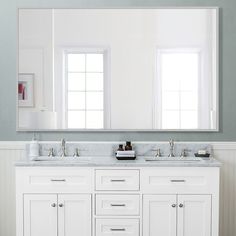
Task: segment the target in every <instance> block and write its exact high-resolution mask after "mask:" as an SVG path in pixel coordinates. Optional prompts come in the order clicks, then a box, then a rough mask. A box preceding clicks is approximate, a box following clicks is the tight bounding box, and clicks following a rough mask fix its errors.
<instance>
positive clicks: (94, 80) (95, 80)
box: [86, 73, 103, 90]
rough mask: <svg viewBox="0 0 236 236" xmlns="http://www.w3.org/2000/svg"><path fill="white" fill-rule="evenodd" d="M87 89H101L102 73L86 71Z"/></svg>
mask: <svg viewBox="0 0 236 236" xmlns="http://www.w3.org/2000/svg"><path fill="white" fill-rule="evenodd" d="M86 79H87V90H103V73H87V74H86Z"/></svg>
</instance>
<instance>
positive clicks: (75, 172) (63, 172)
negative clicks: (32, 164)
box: [21, 167, 93, 193]
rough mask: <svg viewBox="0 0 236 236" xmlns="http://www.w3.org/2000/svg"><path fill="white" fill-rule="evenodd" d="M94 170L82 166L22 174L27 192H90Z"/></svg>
mask: <svg viewBox="0 0 236 236" xmlns="http://www.w3.org/2000/svg"><path fill="white" fill-rule="evenodd" d="M92 176H93V175H92V171H91V170H89V169H87V170H86V169H80V168H78V169H77V168H71V167H68V169H67V168H46V167H45V168H44V167H41V168H40V169H37V168H36V169H35V170H34V169H33V168H31V169H30V170H28V171H25V172H24V173H22V174H21V178H22V181H21V182H22V183H23V186H22V187H23V188H24V191H25V192H31V193H34V192H37V193H40V192H47V193H57V192H60V193H63V192H71V193H73V192H88V191H92V185H93V182H92V180H93V178H92Z"/></svg>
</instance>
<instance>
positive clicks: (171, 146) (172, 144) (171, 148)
mask: <svg viewBox="0 0 236 236" xmlns="http://www.w3.org/2000/svg"><path fill="white" fill-rule="evenodd" d="M169 144H170V154H169V155H168V157H174V156H175V155H174V146H175V144H174V140H173V139H170V141H169Z"/></svg>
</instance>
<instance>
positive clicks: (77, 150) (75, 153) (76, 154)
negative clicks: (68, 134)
mask: <svg viewBox="0 0 236 236" xmlns="http://www.w3.org/2000/svg"><path fill="white" fill-rule="evenodd" d="M73 157H79V148H75V151H74V154H73Z"/></svg>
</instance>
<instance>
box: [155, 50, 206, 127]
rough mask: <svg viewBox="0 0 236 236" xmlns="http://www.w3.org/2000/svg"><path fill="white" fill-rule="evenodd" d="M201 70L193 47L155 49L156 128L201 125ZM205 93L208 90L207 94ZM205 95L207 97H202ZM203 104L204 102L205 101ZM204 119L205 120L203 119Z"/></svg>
mask: <svg viewBox="0 0 236 236" xmlns="http://www.w3.org/2000/svg"><path fill="white" fill-rule="evenodd" d="M203 73H204V69H203V66H202V64H201V52H200V51H199V50H197V49H167V50H158V56H157V83H156V85H155V88H157V90H156V91H154V94H156V96H155V97H156V107H155V109H156V112H155V113H154V114H155V126H156V128H159V129H198V128H201V120H202V118H201V117H200V116H202V115H203V114H202V111H204V110H207V109H204V108H203V109H200V108H199V103H200V99H202V98H200V96H199V94H200V93H199V89H200V87H201V86H204V84H201V83H204V81H201V77H202V74H203ZM208 95H209V94H208ZM204 99H207V98H204ZM205 104H206V105H207V104H208V102H206V103H205ZM204 122H205V121H204Z"/></svg>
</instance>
